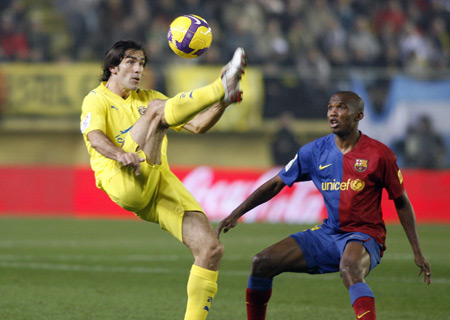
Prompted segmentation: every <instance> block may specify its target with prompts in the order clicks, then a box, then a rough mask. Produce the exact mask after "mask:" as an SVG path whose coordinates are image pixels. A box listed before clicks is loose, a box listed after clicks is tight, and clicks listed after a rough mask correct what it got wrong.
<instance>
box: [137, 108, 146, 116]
mask: <svg viewBox="0 0 450 320" xmlns="http://www.w3.org/2000/svg"><path fill="white" fill-rule="evenodd" d="M138 110H139V114H140V115H141V116H143V115H144V112H145V110H147V108H146V107H144V106H139V108H138Z"/></svg>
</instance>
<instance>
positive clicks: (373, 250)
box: [290, 227, 381, 274]
mask: <svg viewBox="0 0 450 320" xmlns="http://www.w3.org/2000/svg"><path fill="white" fill-rule="evenodd" d="M290 237H291V238H293V239H294V240H295V241H296V242H297V244H298V245H299V247H300V249H301V250H302V252H303V255H304V257H305V259H306V264H307V266H308V269H309V271H308V273H311V274H321V273H331V272H337V271H339V263H340V261H341V257H342V253H343V252H344V249H345V246H346V245H347V243H348V242H351V241H360V242H362V243H363V245H364V247H365V248H366V250H367V252H368V253H369V255H370V270H372V269H373V268H375V267H376V266H377V265H378V264H379V263H380V259H381V250H380V245H379V244H378V243H377V242H376V241H375V240H374V239H373V238H372V237H371V236H369V235H367V234H365V233H362V232H348V233H330V231H329V230H326V231H325V230H324V229H322V228H320V227H314V228H311V229H308V230H305V231H300V232H297V233H294V234H291V235H290Z"/></svg>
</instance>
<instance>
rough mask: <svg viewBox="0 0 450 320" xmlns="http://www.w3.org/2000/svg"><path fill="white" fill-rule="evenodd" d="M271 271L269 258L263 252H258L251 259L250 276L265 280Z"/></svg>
mask: <svg viewBox="0 0 450 320" xmlns="http://www.w3.org/2000/svg"><path fill="white" fill-rule="evenodd" d="M271 270H273V268H272V265H271V259H270V257H269V256H268V255H267V254H265V253H264V252H260V253H258V254H257V255H255V256H254V257H253V260H252V275H253V276H256V277H261V278H265V277H267V276H268V275H269V273H270V271H271Z"/></svg>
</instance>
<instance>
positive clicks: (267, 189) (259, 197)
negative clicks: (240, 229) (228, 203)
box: [216, 175, 285, 236]
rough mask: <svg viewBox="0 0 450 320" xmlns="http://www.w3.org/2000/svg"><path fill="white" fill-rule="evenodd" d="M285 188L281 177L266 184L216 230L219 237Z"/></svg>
mask: <svg viewBox="0 0 450 320" xmlns="http://www.w3.org/2000/svg"><path fill="white" fill-rule="evenodd" d="M284 186H285V184H284V182H283V180H281V178H280V176H279V175H276V176H275V177H273V178H272V179H270V180H268V181H267V182H265V183H264V184H263V185H261V186H260V187H259V188H258V189H256V190H255V191H253V193H252V194H251V195H250V196H249V197H248V198H247V199H245V200H244V202H242V203H241V204H240V205H239V206H238V207H237V208H236V209H234V210H233V212H232V213H231V214H230V215H229V216H228V217H226V218H225V219H223V220H222V221H221V222H220V223H219V226H218V227H217V230H216V233H217V236H220V233H221V232H222V230H223V232H224V233H226V232H228V230H230V229H231V228H234V227H235V226H236V225H237V222H238V219H239V218H240V217H242V216H243V215H244V214H245V213H246V212H248V211H250V210H252V209H253V208H255V207H257V206H259V205H260V204H262V203H264V202H266V201H269V200H270V199H272V198H273V197H275V196H276V195H277V194H278V193H279V192H280V191H281V190H282V189H283V188H284Z"/></svg>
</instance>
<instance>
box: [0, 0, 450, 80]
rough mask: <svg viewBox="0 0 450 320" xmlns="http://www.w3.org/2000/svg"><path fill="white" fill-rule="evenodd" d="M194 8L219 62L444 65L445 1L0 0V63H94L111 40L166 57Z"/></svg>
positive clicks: (449, 38) (211, 58) (449, 58)
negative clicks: (243, 57) (235, 58)
mask: <svg viewBox="0 0 450 320" xmlns="http://www.w3.org/2000/svg"><path fill="white" fill-rule="evenodd" d="M186 13H195V14H197V15H200V16H202V17H204V18H205V19H206V20H207V21H208V22H209V24H210V26H211V28H212V30H213V35H214V40H213V46H212V47H211V49H210V53H209V54H208V55H207V58H206V59H202V60H199V61H198V62H199V63H218V64H222V63H224V62H225V61H227V60H228V59H229V57H230V55H231V54H232V52H233V50H234V48H235V47H236V46H245V48H246V50H247V51H248V56H249V57H250V59H251V63H252V64H255V65H271V64H274V63H276V64H277V65H281V66H289V67H292V66H295V67H296V68H298V70H300V71H301V72H303V73H305V72H311V73H313V74H317V73H325V72H327V69H329V68H332V67H345V66H365V67H368V66H370V67H395V68H410V67H411V68H418V67H423V66H427V67H434V68H447V67H449V66H450V1H446V0H378V1H370V0H246V1H240V0H228V1H206V0H164V1H159V0H77V1H73V0H2V1H1V4H0V18H1V28H0V30H1V31H0V45H1V47H0V61H39V62H41V61H44V62H47V61H59V60H67V59H69V60H73V61H85V60H98V59H102V57H103V54H104V52H105V51H106V50H107V49H108V48H109V47H110V46H111V44H112V43H113V42H114V41H116V40H118V39H123V38H134V39H137V40H140V41H142V42H144V43H146V44H148V50H149V53H150V56H151V61H152V62H166V61H168V59H171V58H173V56H172V55H167V54H166V53H167V52H168V51H167V50H168V48H167V39H166V38H167V31H168V25H169V24H170V22H171V21H172V20H173V19H174V18H175V17H177V16H178V15H182V14H186Z"/></svg>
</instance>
